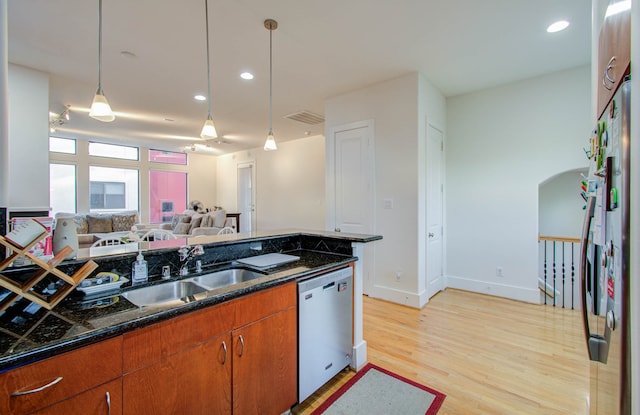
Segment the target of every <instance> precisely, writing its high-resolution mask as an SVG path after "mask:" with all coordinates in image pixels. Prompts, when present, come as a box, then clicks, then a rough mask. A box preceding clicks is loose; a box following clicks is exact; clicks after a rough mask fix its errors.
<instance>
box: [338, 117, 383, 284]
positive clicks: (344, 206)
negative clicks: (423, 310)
mask: <svg viewBox="0 0 640 415" xmlns="http://www.w3.org/2000/svg"><path fill="white" fill-rule="evenodd" d="M332 138H333V145H334V151H333V156H334V160H335V167H334V172H333V173H334V186H335V187H334V195H333V196H334V198H335V209H334V214H335V217H334V221H333V222H334V230H335V231H336V232H348V233H362V234H372V233H374V226H373V220H374V196H373V177H374V173H373V172H374V170H373V121H368V122H359V123H353V124H349V125H346V126H342V127H339V128H336V129H335V130H333V134H332ZM372 245H374V244H366V246H365V247H364V249H365V251H366V252H365V255H364V257H365V261H366V263H363V270H364V275H363V279H364V283H363V291H364V294H368V293H369V292H371V289H372V284H373V282H372V276H371V273H372V272H373V257H374V253H373V249H374V248H373V246H372Z"/></svg>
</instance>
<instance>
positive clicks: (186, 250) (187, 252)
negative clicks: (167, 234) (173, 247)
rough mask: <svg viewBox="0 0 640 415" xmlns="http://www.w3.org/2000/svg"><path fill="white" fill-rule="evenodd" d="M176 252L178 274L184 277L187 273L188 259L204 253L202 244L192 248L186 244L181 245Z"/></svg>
mask: <svg viewBox="0 0 640 415" xmlns="http://www.w3.org/2000/svg"><path fill="white" fill-rule="evenodd" d="M178 253H179V254H180V263H181V265H180V276H181V277H184V276H185V275H188V274H189V267H188V265H189V260H190V259H191V258H193V257H196V256H200V255H202V254H204V248H203V247H202V245H196V246H194V247H193V248H190V247H188V246H186V245H185V246H181V247H180V249H178Z"/></svg>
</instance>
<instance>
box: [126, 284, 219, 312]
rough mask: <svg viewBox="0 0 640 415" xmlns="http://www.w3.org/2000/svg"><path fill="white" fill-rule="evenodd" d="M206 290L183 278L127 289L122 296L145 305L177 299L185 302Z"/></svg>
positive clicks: (134, 302)
mask: <svg viewBox="0 0 640 415" xmlns="http://www.w3.org/2000/svg"><path fill="white" fill-rule="evenodd" d="M205 291H207V289H206V288H205V287H201V286H200V285H198V284H195V283H194V282H192V281H189V280H183V281H173V282H165V283H163V284H158V285H152V286H149V287H143V288H138V289H137V290H131V291H127V292H125V293H123V294H122V296H123V297H124V298H126V299H127V300H129V301H131V302H132V303H133V304H135V305H137V306H138V307H144V306H154V305H160V304H164V303H167V302H171V301H176V300H182V301H183V302H185V303H186V302H190V301H195V300H197V299H199V298H195V297H194V296H195V295H196V294H200V293H204V292H205ZM201 297H204V296H201Z"/></svg>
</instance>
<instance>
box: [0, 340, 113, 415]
mask: <svg viewBox="0 0 640 415" xmlns="http://www.w3.org/2000/svg"><path fill="white" fill-rule="evenodd" d="M120 376H122V338H121V337H117V338H114V339H110V340H105V341H102V342H99V343H96V344H92V345H90V346H86V347H82V348H80V349H77V350H74V351H71V352H68V353H63V354H61V355H58V356H54V357H51V358H49V359H45V360H42V361H39V362H36V363H32V364H29V365H26V366H22V367H19V368H17V369H13V370H11V371H9V372H6V373H3V374H2V375H0V414H25V413H30V412H33V411H37V410H39V409H40V408H44V407H46V406H49V405H51V404H54V403H56V402H59V401H62V400H64V399H67V398H69V397H71V396H75V395H77V394H79V393H81V392H84V391H87V390H89V389H91V388H94V387H95V386H97V385H100V384H103V383H105V382H107V381H109V380H113V379H116V378H120Z"/></svg>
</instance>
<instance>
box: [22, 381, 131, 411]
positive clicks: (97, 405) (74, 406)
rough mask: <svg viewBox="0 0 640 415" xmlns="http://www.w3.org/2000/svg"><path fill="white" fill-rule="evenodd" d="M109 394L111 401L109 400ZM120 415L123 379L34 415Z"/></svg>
mask: <svg viewBox="0 0 640 415" xmlns="http://www.w3.org/2000/svg"><path fill="white" fill-rule="evenodd" d="M107 393H108V394H109V399H108V400H107ZM72 414H91V415H120V414H122V379H116V380H112V381H111V382H109V383H105V384H104V385H100V386H98V387H95V388H93V389H90V390H88V391H86V392H83V393H81V394H80V395H76V396H74V397H73V398H69V399H65V400H64V401H62V402H58V403H57V404H55V405H53V406H49V407H47V408H44V409H42V410H40V411H38V412H34V413H33V414H32V415H72Z"/></svg>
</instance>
